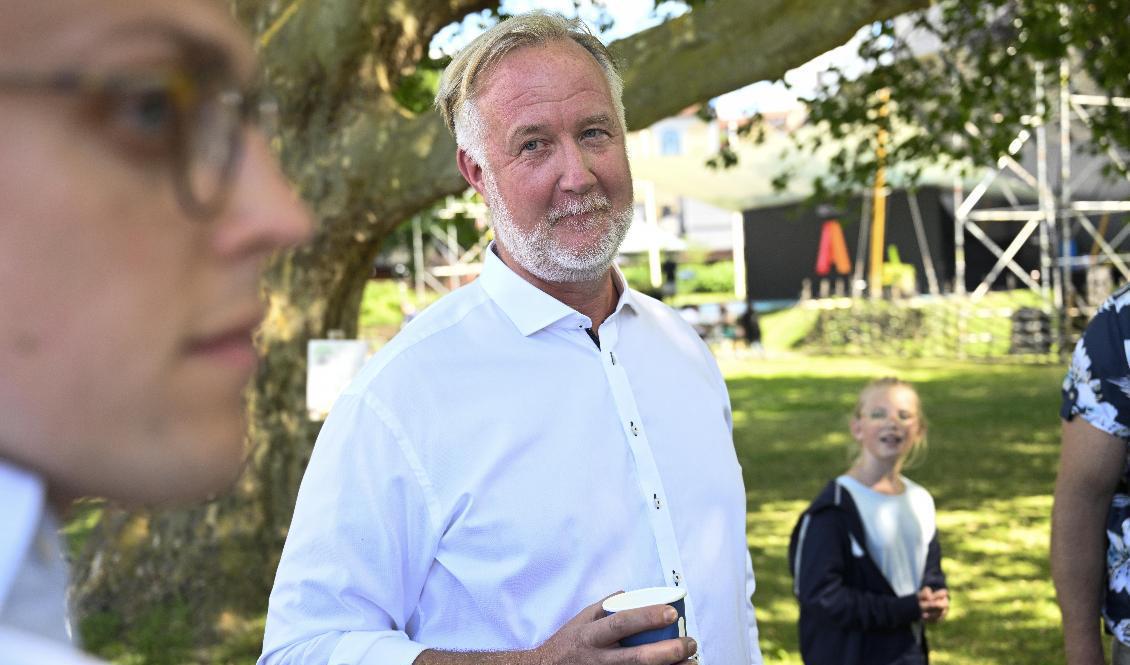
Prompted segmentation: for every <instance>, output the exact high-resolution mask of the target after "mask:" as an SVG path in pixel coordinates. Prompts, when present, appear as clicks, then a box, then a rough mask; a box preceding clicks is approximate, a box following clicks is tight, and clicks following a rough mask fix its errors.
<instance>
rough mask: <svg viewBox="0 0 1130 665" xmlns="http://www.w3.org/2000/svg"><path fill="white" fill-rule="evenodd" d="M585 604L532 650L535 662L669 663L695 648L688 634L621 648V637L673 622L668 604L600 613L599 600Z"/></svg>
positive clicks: (682, 659)
mask: <svg viewBox="0 0 1130 665" xmlns="http://www.w3.org/2000/svg"><path fill="white" fill-rule="evenodd" d="M604 600H605V599H601V600H600V601H598V602H596V603H593V604H592V605H589V606H588V607H586V608H585V609H583V610H581V612H580V613H579V614H577V616H575V617H573V619H572V620H571V621H569V623H567V624H565V625H564V626H562V627H561V629H560V630H558V631H557V632H556V633H554V634H553V636H552V637H550V638H549V639H548V640H546V641H545V644H542V645H541V646H540V647H538V648H537V649H534V653H535V654H536V655H537V659H536V660H534V661H533V662H535V663H537V665H588V664H589V663H608V664H609V665H612V664H615V663H624V664H625V665H628V664H632V665H637V664H638V665H671V664H672V663H685V662H686V661H687V659H688V658H690V657H691V656H693V655H694V654H695V652H696V651H697V650H698V645H697V644H695V641H694V640H693V639H691V638H689V637H680V638H677V639H673V640H664V641H662V642H654V643H652V644H644V645H641V646H638V647H628V648H621V647H619V646H618V645H617V642H619V641H620V640H621V639H623V638H625V637H628V636H629V635H635V634H636V633H642V632H644V631H646V630H654V629H656V628H664V627H666V626H670V625H671V624H673V623H675V621H676V620H677V619H678V616H679V615H678V614H677V613H676V612H675V608H673V607H671V606H670V605H651V606H649V607H640V608H638V609H634V610H624V611H623V612H616V613H615V614H612V615H609V616H604V610H603V609H601V604H602V603H603V602H604Z"/></svg>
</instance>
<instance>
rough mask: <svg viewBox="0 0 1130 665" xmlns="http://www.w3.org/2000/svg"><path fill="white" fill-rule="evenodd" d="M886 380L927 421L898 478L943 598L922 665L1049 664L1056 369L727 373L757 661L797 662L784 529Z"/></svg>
mask: <svg viewBox="0 0 1130 665" xmlns="http://www.w3.org/2000/svg"><path fill="white" fill-rule="evenodd" d="M892 373H896V374H898V375H900V376H902V377H903V378H906V379H908V380H910V381H912V382H913V383H914V384H915V386H916V387H917V388H918V391H919V393H920V394H921V397H922V403H923V407H924V409H925V412H926V416H927V419H928V422H929V427H930V433H929V454H928V456H927V458H926V459H925V461H924V462H922V463H921V464H920V465H919V466H918V467H916V468H913V469H910V470H908V471H907V472H906V475H908V476H910V477H911V478H913V479H915V480H916V481H918V482H920V483H921V484H922V485H924V486H925V487H926V488H927V489H929V490H930V492H931V493H932V494H933V495H934V498H935V501H936V502H937V506H938V511H939V515H938V521H939V529H940V533H941V538H942V546H943V553H944V560H943V566H944V567H945V569H946V573H947V575H948V577H949V583H950V586H951V590H952V595H953V599H954V600H953V608H952V610H951V614H950V617H949V618H948V620H947V621H946V622H945V623H943V624H941V625H939V626H937V627H932V628H931V629H930V631H929V635H930V640H931V645H932V653H931V661H932V662H935V663H941V664H942V665H946V664H957V663H961V664H968V665H973V664H974V663H976V664H978V665H983V664H986V663H1000V664H1001V665H1005V664H1009V665H1011V664H1013V663H1062V662H1063V657H1062V655H1061V654H1062V641H1061V635H1060V627H1059V613H1058V610H1057V609H1056V606H1055V602H1054V592H1053V589H1052V584H1051V579H1050V572H1049V565H1048V555H1047V543H1048V533H1049V525H1050V513H1051V493H1052V487H1053V483H1054V480H1055V469H1056V463H1057V459H1058V454H1059V421H1058V416H1057V409H1058V400H1059V382H1060V380H1061V378H1062V375H1063V370H1062V368H1059V367H1048V366H1016V365H1010V366H989V365H977V364H968V363H967V364H954V363H946V364H942V363H930V362H916V363H905V364H904V363H900V362H899V361H897V360H890V361H882V360H880V361H873V362H866V361H864V362H860V361H858V360H855V359H853V360H850V361H839V360H836V359H811V358H808V359H804V358H801V359H796V360H790V361H774V362H770V363H764V364H761V365H744V366H740V367H729V368H727V374H728V376H729V378H728V383H729V386H730V397H731V402H732V404H733V409H734V440H735V445H736V446H737V451H738V457H739V460H740V461H741V464H742V468H743V469H744V474H745V481H746V488H747V496H748V511H749V543H750V550H751V553H752V556H753V559H754V567H755V570H756V571H757V578H758V590H757V593H756V595H755V596H754V600H755V603H756V605H757V607H758V623H759V626H760V629H761V642H762V649H763V651H764V653H765V656H766V659H767V661H768V662H773V663H799V662H800V658H799V655H798V654H797V650H796V616H797V609H796V601H795V600H794V598H793V595H792V578H791V577H790V576H789V574H788V566H787V562H786V560H785V557H786V551H787V547H788V537H789V533H790V532H791V530H792V526H793V524H794V522H795V520H796V518H797V516H798V515H799V514H800V511H801V510H803V509H804V507H805V506H806V505H807V504H808V502H809V501H810V500H811V499H812V497H814V496H815V495H816V493H817V492H819V490H820V489H821V488H822V487H823V486H824V484H825V483H826V482H827V481H828V479H830V478H832V477H834V476H835V475H838V474H839V473H841V472H843V471H844V470H845V469H846V468H847V466H848V465H849V462H850V455H851V454H852V451H854V447H855V444H854V441H852V439H851V437H850V434H849V433H848V426H847V423H848V418H849V415H850V413H851V410H852V408H853V407H854V404H855V400H856V396H857V394H858V392H859V389H860V388H861V387H862V386H863V385H864V384H865V383H866V382H867V381H868V380H869V379H871V378H873V377H876V376H882V375H887V374H892Z"/></svg>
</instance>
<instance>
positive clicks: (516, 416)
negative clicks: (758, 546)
mask: <svg viewBox="0 0 1130 665" xmlns="http://www.w3.org/2000/svg"><path fill="white" fill-rule="evenodd" d="M486 254H487V260H486V263H485V265H484V268H483V272H482V275H481V276H480V277H479V279H478V280H476V281H475V282H473V283H472V284H470V285H468V286H465V287H463V288H462V289H459V290H458V291H456V292H454V293H452V294H451V295H448V296H447V297H445V298H443V299H441V300H440V301H438V302H437V303H435V304H434V305H432V306H431V307H429V308H428V309H427V310H425V311H424V312H423V313H421V314H420V315H419V316H418V317H417V318H416V319H414V320H413V321H412V322H411V324H409V325H408V326H407V327H405V329H404V330H403V331H402V332H401V333H400V334H399V335H397V337H396V338H395V339H393V340H392V341H391V342H390V343H389V344H388V345H386V346H385V347H384V348H383V349H381V351H380V352H379V353H378V354H377V355H376V356H374V357H373V358H372V359H371V360H370V361H369V363H368V364H367V365H366V366H365V368H364V369H363V370H362V371H361V373H360V374H359V375H358V377H357V378H356V380H355V381H354V382H353V383H352V385H351V386H350V388H348V389H347V390H346V391H345V393H344V394H343V395H342V396H341V398H340V399H339V400H338V402H337V403H336V404H335V405H334V407H333V409H332V410H331V412H330V415H329V418H328V419H327V420H326V422H325V424H324V426H323V428H322V431H321V433H320V435H319V437H318V441H317V444H316V445H315V447H314V452H313V456H312V457H311V460H310V464H309V467H308V468H307V470H306V475H305V477H304V478H303V480H302V486H301V489H300V491H299V495H298V504H297V506H296V507H295V513H294V519H293V523H292V525H291V528H290V532H289V534H288V536H287V542H286V546H285V548H284V549H283V554H282V560H281V562H280V564H279V569H278V573H277V576H276V578H275V586H274V589H273V590H272V592H271V598H270V608H269V610H268V614H267V627H266V635H265V639H264V652H263V656H262V657H261V658H260V659H259V663H260V664H263V665H267V664H270V665H276V664H281V663H294V664H297V663H332V664H334V665H345V664H354V663H367V664H372V665H408V664H409V663H412V662H413V660H415V658H416V657H417V656H418V655H419V653H420V652H421V651H423V650H424V649H426V648H436V649H444V650H462V651H465V650H492V651H494V650H513V649H529V648H533V647H535V646H537V645H539V644H541V643H542V642H543V641H545V640H546V639H547V638H548V637H550V636H551V635H552V634H553V633H555V632H556V631H557V630H558V629H559V628H560V627H561V626H562V625H563V624H565V623H566V622H567V621H568V620H569V619H571V618H572V617H573V616H575V615H576V613H577V612H579V611H580V610H581V609H583V608H584V607H586V606H588V605H590V604H592V603H594V602H596V601H598V600H600V599H601V598H603V597H605V596H607V595H609V594H611V593H614V592H616V591H618V590H621V589H623V590H628V589H633V588H639V587H648V586H658V585H671V586H675V585H677V586H681V587H685V588H686V589H687V597H686V614H687V633H688V634H689V635H690V636H692V637H694V638H696V640H697V641H698V643H699V653H700V658H701V661H700V662H702V663H705V665H739V664H743V663H760V662H761V653H760V650H759V648H758V642H757V624H756V621H755V619H754V613H753V606H752V604H751V603H750V596H751V594H752V593H753V590H754V581H753V571H752V568H751V566H750V560H749V552H748V549H747V544H746V530H745V527H746V497H745V490H744V486H743V481H742V474H741V469H740V467H739V466H738V462H737V457H736V455H735V452H734V446H733V442H732V438H731V420H730V405H729V399H728V397H727V393H726V386H725V383H724V382H723V380H722V376H721V374H720V373H719V371H718V368H717V365H716V364H715V363H714V360H713V358H712V357H711V355H710V353H709V351H708V350H707V348H706V346H705V345H704V344H703V343H702V341H701V340H700V339H699V337H698V335H696V334H695V332H694V331H693V330H692V329H691V328H690V326H688V325H687V324H686V323H685V322H683V321H682V320H681V319H680V318H679V316H678V315H677V314H676V313H675V312H673V311H672V310H671V309H669V308H668V307H666V306H665V305H663V304H661V303H659V302H657V301H656V300H654V299H651V298H648V297H646V296H643V295H641V294H639V293H636V292H632V291H630V290H627V289H624V290H623V293H622V295H621V297H620V300H619V302H618V304H617V306H616V309H615V312H614V313H613V314H612V315H611V316H610V317H609V318H608V319H607V320H606V321H605V322H604V323H603V324H601V326H600V331H599V333H600V348H599V349H598V348H597V346H596V345H595V344H594V342H593V341H592V340H591V339H590V338H589V336H588V334H587V333H586V332H585V328H588V327H590V326H591V324H592V322H591V321H590V320H589V318H588V317H586V316H584V315H582V314H580V313H578V312H576V311H575V310H573V309H571V308H570V307H568V306H567V305H565V304H563V303H561V302H559V301H558V300H556V299H554V298H552V297H550V296H549V295H547V294H546V293H544V292H542V291H540V290H538V289H537V288H536V287H534V286H533V285H531V284H529V283H528V282H526V281H525V280H523V279H522V278H520V277H519V276H518V275H516V274H515V273H514V272H512V271H511V270H510V269H509V268H508V267H507V266H506V265H505V264H504V263H502V261H501V260H499V259H498V258H497V256H495V254H494V253H493V252H487V253H486ZM616 277H617V279H618V280H620V283H621V284H623V278H622V276H620V275H619V274H618V273H617V276H616Z"/></svg>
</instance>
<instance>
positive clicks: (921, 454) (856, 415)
mask: <svg viewBox="0 0 1130 665" xmlns="http://www.w3.org/2000/svg"><path fill="white" fill-rule="evenodd" d="M892 388H906V389H907V390H909V391H910V392H912V393H914V399H915V401H916V402H917V403H918V413H916V414H914V417H915V420H917V421H918V439H917V440H915V442H914V444H913V445H912V446H911V448H910V450H909V451H908V452H907V454H906V457H905V458H904V459H903V462H902V464H901V465H900V466H899V468H900V469H908V468H910V467H912V466H914V465H916V464H918V463H919V462H921V461H922V460H923V459H925V457H926V414H925V413H924V412H923V411H922V397H921V396H920V395H919V394H918V390H917V389H915V387H914V386H913V385H911V384H910V383H909V382H908V381H903V380H902V379H900V378H898V377H897V376H884V377H881V378H878V379H873V380H872V381H870V382H869V383H868V384H867V385H865V386H863V389H862V390H860V391H859V399H857V400H856V401H855V409H853V410H852V418H853V419H855V420H858V419H860V418H862V417H863V405H864V403H865V402H866V401H867V397H868V395H870V394H871V393H873V392H875V391H877V390H890V389H892ZM859 455H860V450H859V449H858V448H857V447H856V446H854V445H853V446H852V447H851V457H852V459H853V460H856V459H858V458H859Z"/></svg>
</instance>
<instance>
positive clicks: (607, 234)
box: [483, 169, 633, 283]
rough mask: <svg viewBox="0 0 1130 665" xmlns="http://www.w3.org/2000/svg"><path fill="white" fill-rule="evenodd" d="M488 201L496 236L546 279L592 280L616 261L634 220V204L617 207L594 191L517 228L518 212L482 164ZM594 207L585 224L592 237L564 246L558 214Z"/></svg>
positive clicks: (588, 210)
mask: <svg viewBox="0 0 1130 665" xmlns="http://www.w3.org/2000/svg"><path fill="white" fill-rule="evenodd" d="M483 180H484V186H485V189H486V195H487V197H486V198H487V205H489V206H490V213H491V225H492V226H493V227H494V234H495V237H496V238H497V239H498V243H499V244H500V245H502V246H503V247H504V248H505V249H506V251H507V253H509V255H510V256H511V257H513V258H514V260H515V261H517V262H518V265H520V266H522V268H523V269H524V270H525V271H526V272H528V273H530V274H531V275H533V276H535V277H537V278H538V279H542V280H545V281H547V282H556V283H563V282H590V281H595V280H598V279H601V278H602V277H604V275H605V274H606V273H607V272H608V269H609V268H610V267H612V263H613V261H615V260H616V253H617V252H618V251H620V244H621V243H622V242H624V236H626V235H627V233H628V227H629V226H631V224H632V216H633V210H632V206H631V204H629V205H627V206H625V207H624V208H622V209H620V210H615V209H613V207H612V203H611V202H610V201H609V200H608V198H607V197H606V196H604V195H603V194H599V193H597V192H590V193H589V194H586V195H584V196H583V197H581V198H578V199H571V200H568V201H566V202H564V203H562V204H559V205H556V206H554V207H553V208H551V209H550V210H549V212H547V213H546V215H545V216H544V217H542V218H541V219H540V220H538V221H537V223H536V225H535V226H534V227H533V228H532V229H530V230H529V231H523V230H522V229H520V228H518V225H517V224H516V223H515V222H514V216H513V215H512V214H511V212H510V208H509V207H507V205H506V202H505V201H504V200H503V198H502V194H501V193H500V192H499V190H498V183H497V182H496V181H495V179H494V177H493V174H491V173H490V172H489V171H487V170H485V169H484V173H483ZM586 213H591V214H590V216H589V217H590V218H589V219H587V220H585V221H583V222H571V223H574V224H583V226H582V227H581V230H583V231H584V232H585V233H586V234H591V236H592V237H591V242H589V243H587V244H585V245H584V246H582V247H580V248H576V249H570V248H565V247H562V246H561V245H560V243H558V242H557V239H556V238H555V237H554V235H553V226H554V224H556V223H557V220H559V219H561V218H562V217H566V216H568V215H578V214H586Z"/></svg>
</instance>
